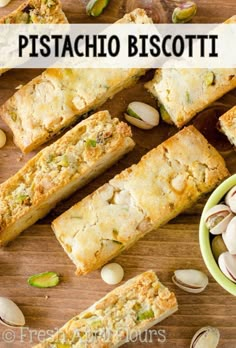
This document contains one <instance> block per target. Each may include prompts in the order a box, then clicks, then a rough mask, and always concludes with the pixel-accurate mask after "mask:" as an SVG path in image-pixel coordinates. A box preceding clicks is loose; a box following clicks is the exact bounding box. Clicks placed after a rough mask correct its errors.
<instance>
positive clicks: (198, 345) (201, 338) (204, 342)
mask: <svg viewBox="0 0 236 348" xmlns="http://www.w3.org/2000/svg"><path fill="white" fill-rule="evenodd" d="M219 340H220V332H219V330H218V329H216V328H214V327H211V326H207V327H203V328H201V329H200V330H198V331H197V332H196V333H195V335H194V336H193V339H192V341H191V345H190V348H216V347H217V346H218V343H219Z"/></svg>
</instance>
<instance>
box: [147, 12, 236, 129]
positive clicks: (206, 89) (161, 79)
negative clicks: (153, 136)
mask: <svg viewBox="0 0 236 348" xmlns="http://www.w3.org/2000/svg"><path fill="white" fill-rule="evenodd" d="M225 23H236V16H233V17H232V18H230V19H228V20H227V21H226V22H225ZM146 88H147V89H148V90H149V92H150V93H152V94H153V96H154V97H155V98H157V99H158V101H159V104H160V112H161V116H162V118H163V120H164V121H165V122H167V123H171V124H175V125H176V126H177V127H179V128H181V127H183V126H184V125H185V124H187V123H188V122H189V121H190V120H191V119H192V118H193V117H194V116H195V115H196V114H197V113H198V112H199V111H201V110H203V109H204V108H206V107H207V106H208V105H210V104H211V103H212V102H214V101H215V100H217V99H219V98H220V97H222V96H223V95H224V94H225V93H227V92H229V91H230V90H232V89H234V88H236V69H170V68H165V69H158V70H156V73H155V76H154V78H153V80H152V81H150V82H148V83H146Z"/></svg>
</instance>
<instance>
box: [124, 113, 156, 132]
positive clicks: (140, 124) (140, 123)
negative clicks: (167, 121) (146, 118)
mask: <svg viewBox="0 0 236 348" xmlns="http://www.w3.org/2000/svg"><path fill="white" fill-rule="evenodd" d="M125 119H126V121H128V122H129V123H131V124H132V125H133V126H136V127H138V128H141V129H152V128H153V126H152V125H150V124H148V123H145V122H143V121H142V120H139V119H138V118H135V117H133V116H130V115H128V114H125Z"/></svg>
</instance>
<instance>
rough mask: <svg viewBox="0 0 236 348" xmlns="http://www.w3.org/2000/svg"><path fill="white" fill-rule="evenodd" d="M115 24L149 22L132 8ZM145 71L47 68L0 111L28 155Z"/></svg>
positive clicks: (148, 19)
mask: <svg viewBox="0 0 236 348" xmlns="http://www.w3.org/2000/svg"><path fill="white" fill-rule="evenodd" d="M116 23H121V24H122V23H124V24H127V23H137V24H141V23H152V21H151V19H150V18H149V17H147V15H146V13H145V11H144V10H141V9H136V10H134V11H133V12H131V13H130V14H126V15H125V16H124V17H123V18H122V19H121V20H119V21H118V22H116ZM144 73H145V69H93V68H91V69H47V70H46V71H45V72H44V73H43V74H42V75H40V76H38V77H36V78H35V79H34V80H32V81H31V82H30V83H28V84H27V85H25V86H23V87H22V88H21V89H20V90H19V91H17V92H16V93H15V94H14V95H13V97H11V98H10V99H9V100H8V101H7V102H6V103H5V104H3V106H2V107H1V108H0V116H1V117H2V118H3V120H4V121H5V122H6V123H7V124H8V126H9V127H10V128H11V130H12V132H13V134H14V141H15V144H16V145H17V146H18V147H19V148H20V149H21V150H22V152H25V153H26V152H29V151H32V150H33V149H35V148H37V147H38V146H39V145H41V144H43V143H45V142H46V141H47V140H48V139H49V138H50V137H52V136H53V135H54V134H56V133H58V132H59V131H60V130H61V129H63V128H65V127H68V126H69V125H71V124H72V123H74V122H75V121H76V120H77V118H78V117H79V116H81V115H83V114H84V113H86V112H88V111H90V110H91V109H93V110H94V109H95V108H97V107H98V106H99V105H101V104H103V103H104V102H105V101H106V100H107V99H108V98H111V97H113V96H114V95H115V94H116V93H118V92H119V91H121V90H122V89H124V88H126V87H128V86H131V85H132V84H134V83H135V82H136V81H137V80H138V78H139V77H140V76H141V75H143V74H144Z"/></svg>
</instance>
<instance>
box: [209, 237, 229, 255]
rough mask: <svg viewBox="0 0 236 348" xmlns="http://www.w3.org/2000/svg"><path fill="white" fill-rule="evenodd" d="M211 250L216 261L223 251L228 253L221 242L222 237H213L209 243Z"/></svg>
mask: <svg viewBox="0 0 236 348" xmlns="http://www.w3.org/2000/svg"><path fill="white" fill-rule="evenodd" d="M211 250H212V253H213V255H214V258H215V259H216V261H217V260H218V258H219V256H220V255H221V254H223V253H224V252H225V251H228V250H227V248H226V245H225V243H224V241H223V238H222V235H218V236H215V237H214V238H213V240H212V242H211Z"/></svg>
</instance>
